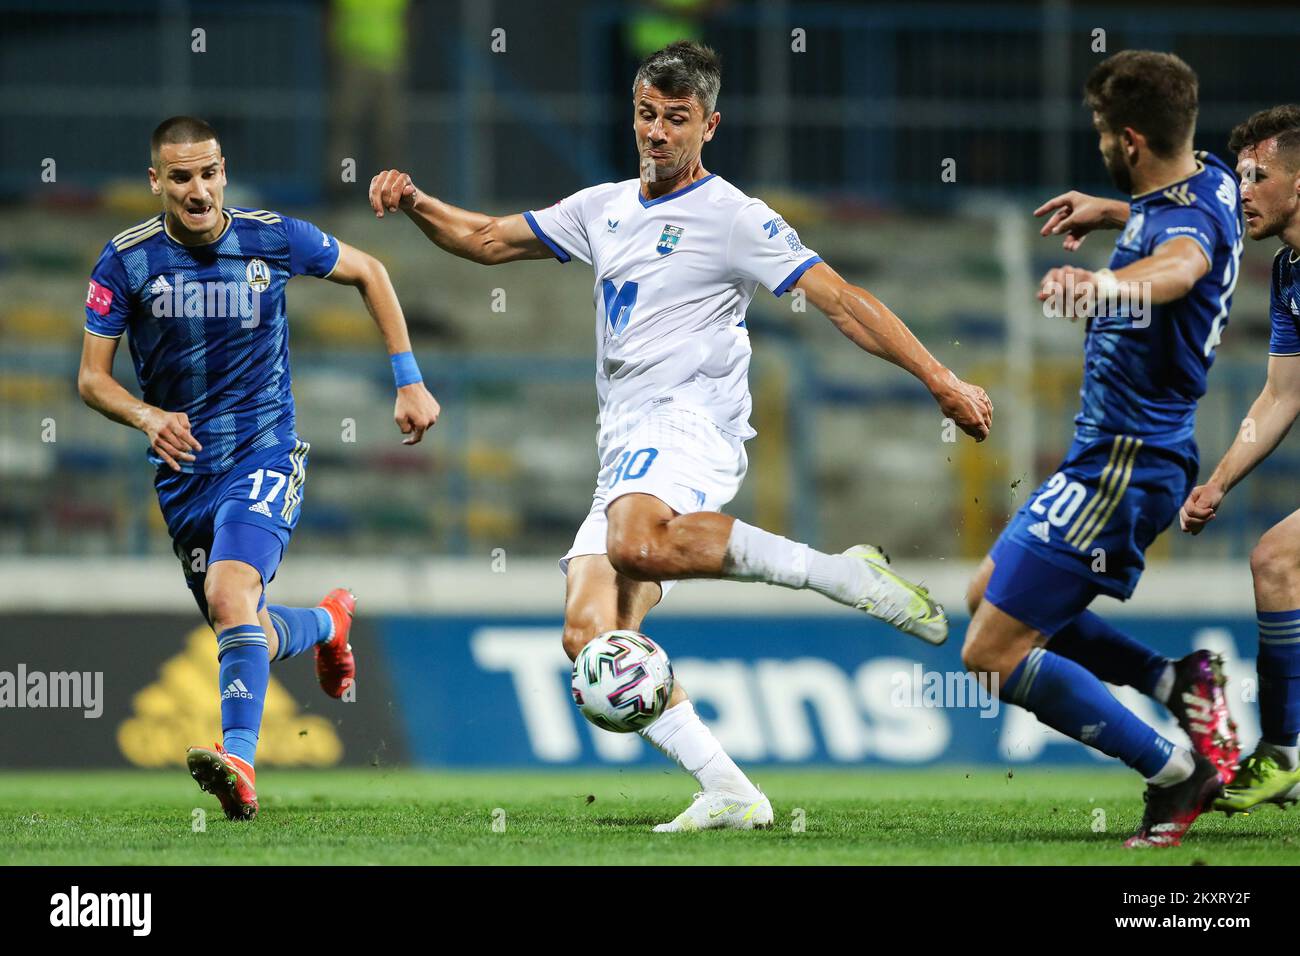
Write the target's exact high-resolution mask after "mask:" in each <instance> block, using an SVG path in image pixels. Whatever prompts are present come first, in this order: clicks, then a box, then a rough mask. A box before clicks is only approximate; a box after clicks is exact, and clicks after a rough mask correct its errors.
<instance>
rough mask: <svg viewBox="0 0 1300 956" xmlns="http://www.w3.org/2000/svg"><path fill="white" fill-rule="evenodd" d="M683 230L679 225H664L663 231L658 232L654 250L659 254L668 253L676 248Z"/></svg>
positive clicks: (664, 254)
mask: <svg viewBox="0 0 1300 956" xmlns="http://www.w3.org/2000/svg"><path fill="white" fill-rule="evenodd" d="M683 231H684V230H683V229H682V227H681V226H664V231H663V232H661V233H659V244H658V245H656V246H655V252H657V253H659V255H661V256H666V255H668V253H670V252H672V251H673V250H674V249H676V248H677V242H678V240H680V239H681V238H682V232H683Z"/></svg>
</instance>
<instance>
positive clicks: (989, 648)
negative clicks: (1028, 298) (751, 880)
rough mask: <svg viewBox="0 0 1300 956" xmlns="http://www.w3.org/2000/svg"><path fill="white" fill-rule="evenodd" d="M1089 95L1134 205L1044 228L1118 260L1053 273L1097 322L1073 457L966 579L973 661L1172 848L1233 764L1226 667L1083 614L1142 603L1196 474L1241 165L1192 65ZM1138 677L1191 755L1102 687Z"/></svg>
mask: <svg viewBox="0 0 1300 956" xmlns="http://www.w3.org/2000/svg"><path fill="white" fill-rule="evenodd" d="M1085 99H1086V102H1087V104H1088V106H1089V107H1090V108H1091V110H1092V114H1093V123H1094V125H1095V126H1096V129H1097V132H1098V134H1099V137H1100V148H1101V153H1102V156H1103V158H1104V160H1105V163H1106V167H1107V169H1108V171H1109V172H1110V174H1111V177H1112V179H1113V180H1114V182H1115V185H1116V186H1117V187H1118V188H1119V189H1120V190H1121V191H1123V192H1125V193H1128V194H1129V195H1130V196H1131V199H1130V201H1129V202H1128V203H1120V202H1112V201H1108V200H1103V199H1097V198H1095V197H1091V196H1085V195H1083V194H1080V193H1073V192H1071V193H1066V194H1064V195H1063V196H1058V197H1056V198H1055V199H1053V200H1051V201H1050V202H1049V203H1047V204H1046V205H1045V206H1044V207H1042V208H1041V209H1040V210H1038V212H1039V214H1045V213H1048V212H1050V213H1052V215H1051V218H1050V219H1049V220H1048V222H1047V226H1046V227H1045V229H1044V232H1045V233H1047V232H1050V233H1055V234H1062V233H1064V234H1066V240H1065V246H1066V248H1067V249H1074V248H1077V247H1078V245H1079V243H1080V242H1081V241H1082V240H1083V237H1084V236H1085V235H1086V234H1087V233H1088V232H1089V231H1090V230H1092V229H1095V228H1101V227H1112V228H1121V227H1122V229H1123V231H1122V232H1121V234H1120V237H1119V239H1118V240H1117V241H1116V243H1115V252H1114V253H1113V254H1112V256H1111V260H1110V265H1109V268H1107V269H1102V270H1099V271H1097V272H1095V273H1094V272H1089V271H1086V270H1082V269H1075V268H1072V267H1068V266H1067V267H1063V268H1060V269H1053V270H1051V271H1050V272H1049V273H1048V274H1047V276H1045V277H1044V280H1043V285H1042V288H1041V290H1040V292H1039V298H1040V299H1041V300H1044V301H1048V300H1051V299H1058V300H1059V298H1060V296H1061V295H1062V294H1064V296H1065V299H1064V302H1063V305H1064V307H1065V309H1066V311H1067V313H1068V314H1079V313H1083V314H1086V315H1087V316H1088V322H1087V332H1086V337H1085V342H1084V376H1083V377H1084V381H1083V388H1082V390H1081V397H1082V407H1081V408H1080V411H1079V414H1078V415H1077V416H1076V417H1075V420H1074V422H1075V430H1074V441H1073V443H1072V445H1071V446H1070V449H1069V451H1068V452H1067V453H1066V457H1065V460H1064V461H1063V462H1062V463H1061V465H1060V467H1059V468H1058V469H1057V471H1056V473H1055V474H1053V475H1052V476H1051V478H1049V479H1048V480H1047V481H1046V482H1044V483H1043V484H1042V485H1041V486H1039V488H1038V489H1037V490H1036V491H1035V492H1034V493H1033V494H1032V495H1031V496H1030V497H1029V499H1028V501H1027V502H1026V503H1025V505H1024V506H1023V507H1021V508H1020V510H1019V511H1018V512H1017V513H1016V514H1015V516H1014V517H1013V518H1012V519H1011V522H1010V523H1009V524H1008V526H1007V528H1006V530H1004V531H1003V533H1002V535H1001V537H1000V538H999V539H998V541H997V543H996V544H995V545H994V547H993V549H992V550H991V551H990V553H989V555H988V557H986V558H985V559H984V562H983V564H982V565H981V567H980V569H979V571H978V573H977V575H976V577H975V579H974V580H973V581H972V583H971V587H970V590H969V593H968V604H969V606H970V609H971V613H972V620H971V623H970V627H969V630H968V631H967V635H966V644H965V647H964V648H963V650H962V658H963V660H964V662H965V663H966V666H967V667H968V668H970V669H971V670H972V671H975V672H977V673H981V674H984V675H996V677H997V680H998V687H999V690H1000V693H1001V695H1002V696H1003V698H1004V699H1006V700H1008V701H1010V702H1012V703H1015V704H1018V705H1020V706H1022V707H1024V708H1026V709H1028V710H1029V711H1031V712H1032V713H1033V714H1034V715H1035V716H1037V717H1038V719H1039V720H1041V721H1042V722H1043V723H1045V724H1047V725H1048V726H1050V727H1053V728H1055V729H1056V730H1058V731H1060V732H1062V733H1064V734H1066V735H1067V736H1070V737H1073V738H1074V739H1075V740H1079V741H1082V742H1083V743H1085V744H1088V745H1089V746H1091V747H1094V748H1096V749H1097V750H1100V751H1102V752H1103V753H1106V754H1109V755H1111V756H1113V757H1118V758H1119V759H1121V760H1123V761H1124V762H1125V763H1126V764H1128V765H1129V766H1130V767H1132V768H1134V769H1135V770H1137V771H1138V772H1139V773H1141V774H1142V776H1143V777H1145V778H1146V780H1147V783H1148V786H1147V790H1146V795H1145V796H1146V811H1145V813H1144V814H1143V819H1142V823H1141V824H1140V826H1139V828H1138V831H1137V833H1135V834H1134V836H1133V837H1131V838H1130V839H1129V840H1128V842H1127V845H1129V846H1172V845H1177V844H1178V843H1179V842H1180V841H1181V839H1182V836H1183V834H1184V833H1185V832H1186V830H1187V828H1188V827H1189V826H1191V824H1192V822H1193V821H1194V820H1195V819H1196V817H1197V816H1198V815H1199V814H1200V813H1201V812H1202V811H1204V810H1205V809H1206V808H1208V807H1209V805H1210V803H1211V802H1212V801H1213V800H1214V799H1215V798H1216V797H1217V796H1218V795H1219V793H1220V791H1221V788H1222V781H1221V779H1220V769H1221V768H1220V766H1219V764H1220V763H1222V764H1223V765H1224V767H1223V769H1224V770H1225V772H1230V765H1231V762H1232V761H1233V760H1234V759H1235V757H1236V752H1237V750H1236V745H1235V735H1234V733H1233V730H1232V727H1231V725H1230V723H1229V720H1228V715H1227V705H1226V701H1225V700H1224V695H1223V693H1222V689H1221V687H1220V686H1219V684H1218V681H1217V679H1216V678H1217V677H1218V674H1217V669H1216V667H1215V665H1214V664H1213V663H1212V662H1211V661H1210V660H1209V658H1208V655H1192V656H1190V657H1188V658H1184V659H1183V660H1182V661H1168V660H1165V659H1164V658H1163V657H1160V656H1158V655H1154V654H1152V653H1151V652H1150V651H1147V650H1146V649H1145V648H1143V647H1141V645H1138V644H1136V642H1133V641H1131V640H1129V639H1128V638H1125V637H1124V636H1123V635H1121V634H1120V633H1119V632H1117V631H1115V630H1114V629H1113V628H1111V627H1110V626H1109V625H1108V624H1106V622H1105V621H1103V620H1102V619H1101V618H1100V617H1099V616H1098V615H1096V614H1094V613H1092V612H1091V611H1089V610H1088V605H1089V604H1090V603H1091V602H1092V599H1093V598H1094V597H1096V596H1097V595H1099V594H1109V595H1111V596H1113V597H1117V598H1120V599H1126V598H1128V597H1129V595H1130V594H1131V593H1132V591H1133V588H1134V586H1135V585H1136V583H1137V579H1138V577H1139V576H1140V574H1141V572H1142V568H1143V565H1144V557H1143V555H1144V552H1145V550H1146V548H1147V547H1148V546H1149V545H1150V544H1151V542H1152V541H1153V540H1154V539H1155V537H1156V535H1158V534H1159V533H1160V532H1161V531H1163V530H1164V529H1165V528H1166V527H1167V526H1168V525H1169V523H1170V522H1171V521H1172V520H1173V518H1174V515H1175V514H1177V512H1178V507H1179V504H1180V502H1181V501H1182V500H1183V498H1184V497H1185V496H1186V494H1187V491H1188V490H1189V489H1190V488H1191V486H1192V485H1193V483H1194V481H1195V478H1196V471H1197V466H1198V455H1197V448H1196V442H1195V439H1194V437H1193V432H1194V426H1195V413H1196V402H1197V400H1198V399H1199V398H1200V397H1201V395H1203V394H1204V392H1205V382H1206V373H1207V372H1208V370H1209V367H1210V365H1211V363H1212V362H1213V360H1214V349H1215V346H1216V345H1217V344H1218V342H1219V337H1220V335H1221V334H1222V332H1223V327H1224V325H1225V323H1226V322H1227V319H1228V310H1229V306H1230V304H1231V298H1232V292H1233V288H1234V286H1235V285H1236V281H1237V270H1238V265H1239V260H1240V255H1241V247H1242V239H1241V208H1240V205H1241V203H1240V196H1239V190H1238V185H1237V180H1236V177H1235V176H1234V175H1233V172H1232V170H1231V169H1229V168H1228V167H1227V166H1226V165H1225V164H1223V163H1222V162H1220V161H1219V160H1218V159H1216V158H1215V157H1213V156H1211V155H1208V154H1205V153H1196V152H1193V149H1192V136H1193V133H1194V131H1195V125H1196V112H1197V81H1196V74H1195V73H1193V72H1192V70H1191V68H1190V67H1188V66H1187V64H1186V63H1184V62H1183V61H1182V60H1180V59H1178V58H1177V57H1175V56H1172V55H1170V54H1166V53H1154V52H1150V51H1139V50H1126V51H1124V52H1122V53H1118V54H1116V55H1114V56H1112V57H1110V58H1108V59H1107V60H1105V61H1103V62H1102V63H1100V64H1099V65H1098V66H1097V67H1096V68H1095V69H1094V70H1093V72H1092V73H1091V74H1090V76H1089V77H1088V80H1087V83H1086V86H1085ZM1058 304H1062V303H1059V302H1058ZM1121 665H1123V666H1121ZM1135 669H1136V670H1139V671H1140V672H1141V674H1142V678H1143V681H1144V682H1145V686H1144V689H1145V690H1147V692H1148V693H1151V694H1153V695H1154V696H1157V697H1161V698H1163V699H1164V700H1166V702H1167V703H1168V705H1169V707H1170V709H1171V711H1173V712H1174V713H1175V714H1176V715H1177V716H1178V718H1179V722H1180V724H1181V725H1182V726H1183V727H1184V729H1186V730H1188V731H1189V734H1190V735H1191V736H1192V739H1193V745H1194V747H1195V750H1189V749H1188V748H1186V747H1183V746H1179V745H1177V744H1175V743H1173V742H1172V741H1169V740H1166V739H1165V738H1164V737H1162V736H1161V735H1160V734H1158V733H1157V732H1156V731H1155V730H1154V729H1153V728H1151V727H1149V726H1148V725H1147V724H1145V723H1143V722H1142V721H1141V720H1139V719H1138V718H1137V717H1136V716H1135V715H1134V714H1133V713H1132V712H1131V711H1129V710H1128V709H1127V708H1125V707H1124V706H1123V705H1122V704H1120V703H1119V701H1117V700H1116V699H1115V698H1114V697H1113V696H1112V695H1111V693H1110V692H1109V690H1107V688H1106V686H1105V684H1103V683H1102V679H1106V680H1114V676H1113V672H1115V671H1124V672H1127V673H1131V672H1132V671H1133V670H1135ZM1119 682H1129V681H1119ZM1189 699H1190V700H1191V701H1192V703H1188V700H1189ZM1207 754H1208V755H1209V756H1207Z"/></svg>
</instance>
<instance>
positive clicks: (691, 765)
mask: <svg viewBox="0 0 1300 956" xmlns="http://www.w3.org/2000/svg"><path fill="white" fill-rule="evenodd" d="M640 733H641V736H642V737H644V738H645V739H646V740H648V741H650V743H652V744H654V745H655V747H657V748H658V749H659V751H660V752H661V753H662V754H663V755H664V756H665V757H667V758H668V759H669V760H672V761H674V762H675V763H676V764H677V766H679V767H681V768H682V769H683V770H685V771H686V772H687V773H689V774H690V775H691V776H692V777H694V778H695V779H696V780H698V781H699V784H700V789H701V790H726V791H728V792H730V793H738V794H750V793H757V792H758V788H757V787H755V786H754V785H753V784H752V783H750V782H749V778H748V777H746V776H745V774H744V772H743V771H742V770H741V769H740V768H739V767H737V766H736V763H735V761H734V760H732V759H731V758H730V757H728V756H727V752H726V751H725V750H723V749H722V744H720V743H718V738H717V737H715V736H713V732H712V731H710V730H709V728H708V727H705V726H704V721H702V720H700V718H699V715H698V714H696V713H695V705H694V704H692V703H691V702H690V701H689V700H686V701H682V703H680V704H678V705H676V706H675V707H669V708H668V709H667V710H665V711H664V712H663V714H661V715H660V717H659V719H658V720H656V721H655V722H654V723H653V724H651V725H650V726H649V727H647V728H646V729H645V730H642V731H640Z"/></svg>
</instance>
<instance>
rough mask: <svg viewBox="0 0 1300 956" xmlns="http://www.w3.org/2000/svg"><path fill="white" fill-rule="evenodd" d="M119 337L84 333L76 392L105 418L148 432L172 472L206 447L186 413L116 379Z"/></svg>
mask: <svg viewBox="0 0 1300 956" xmlns="http://www.w3.org/2000/svg"><path fill="white" fill-rule="evenodd" d="M117 343H118V340H117V339H109V338H104V337H103V336H100V335H93V334H91V333H90V332H87V333H86V334H85V337H84V339H83V341H82V345H81V368H80V369H79V370H78V371H77V391H78V392H79V393H80V394H81V400H82V401H83V402H85V403H86V404H87V405H88V406H90V407H91V408H93V409H94V410H95V411H97V412H99V413H100V414H101V415H103V416H104V417H105V418H109V419H112V420H113V421H115V422H117V423H118V424H120V425H130V426H131V427H132V428H138V429H140V431H142V432H144V433H145V436H146V437H147V438H148V439H149V447H150V448H152V449H153V451H154V454H156V455H157V456H158V457H159V458H161V459H162V460H163V461H165V462H166V463H167V465H168V467H170V468H171V469H172V471H180V470H181V466H180V464H179V462H182V461H184V462H191V461H194V452H196V451H202V450H203V446H202V445H200V444H199V442H198V439H196V438H195V437H194V436H193V435H191V434H190V420H189V417H188V416H187V415H186V414H185V413H184V412H168V411H164V410H163V409H161V408H158V407H156V406H154V405H150V404H148V403H147V402H144V401H142V400H140V399H138V398H136V397H135V396H134V395H132V394H131V393H130V392H128V391H127V390H126V389H125V388H123V387H122V384H121V383H120V382H119V381H118V380H117V379H115V378H113V356H114V355H116V354H117Z"/></svg>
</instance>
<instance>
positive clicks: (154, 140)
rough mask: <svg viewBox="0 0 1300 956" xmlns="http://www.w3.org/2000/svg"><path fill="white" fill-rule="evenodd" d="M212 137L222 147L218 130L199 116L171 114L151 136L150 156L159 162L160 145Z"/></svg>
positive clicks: (203, 140)
mask: <svg viewBox="0 0 1300 956" xmlns="http://www.w3.org/2000/svg"><path fill="white" fill-rule="evenodd" d="M210 139H211V140H216V142H217V146H218V147H220V145H221V140H220V139H218V138H217V131H216V130H215V129H213V128H212V127H211V126H209V125H208V124H207V123H205V122H204V121H203V120H201V119H199V118H198V117H197V116H169V117H168V118H167V119H165V120H163V121H162V122H161V123H159V124H158V126H157V128H155V129H154V131H153V135H152V136H150V137H149V156H150V158H151V159H152V160H153V161H154V163H157V161H158V148H159V147H160V146H167V145H173V144H176V143H202V142H206V141H207V140H210Z"/></svg>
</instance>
